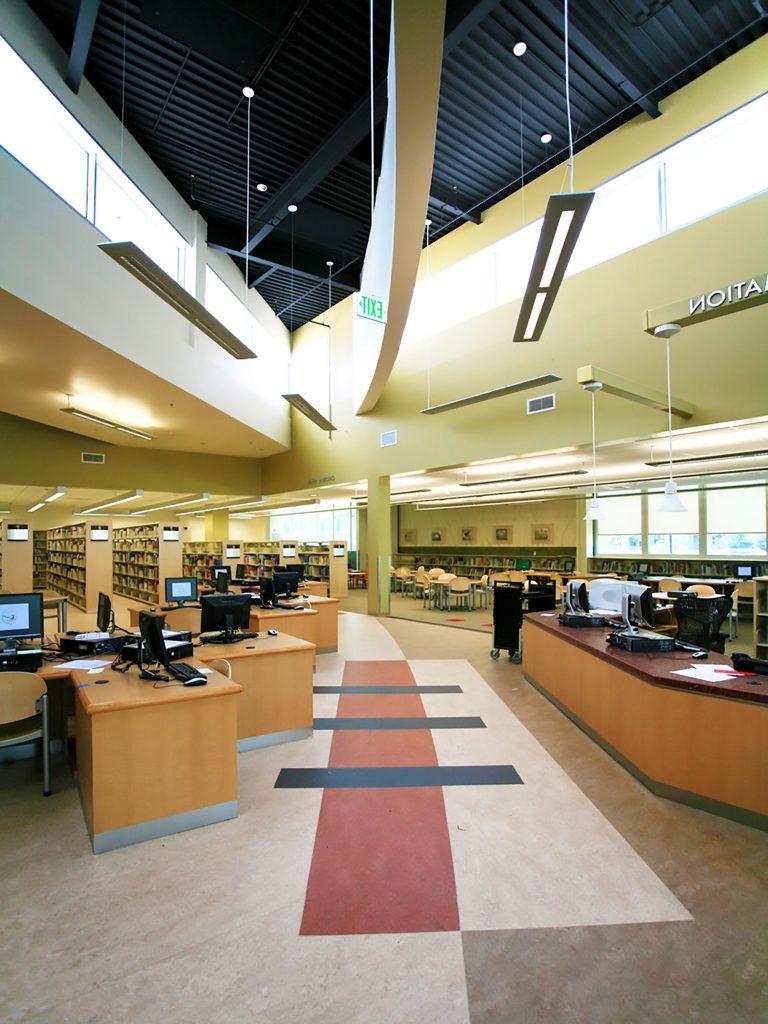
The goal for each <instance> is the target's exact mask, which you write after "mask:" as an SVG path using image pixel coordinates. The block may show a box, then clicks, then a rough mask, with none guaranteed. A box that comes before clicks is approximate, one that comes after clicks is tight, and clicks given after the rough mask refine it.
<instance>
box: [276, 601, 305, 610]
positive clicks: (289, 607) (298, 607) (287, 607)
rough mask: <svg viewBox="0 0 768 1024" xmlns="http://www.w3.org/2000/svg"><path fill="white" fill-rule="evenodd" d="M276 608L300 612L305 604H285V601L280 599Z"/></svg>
mask: <svg viewBox="0 0 768 1024" xmlns="http://www.w3.org/2000/svg"><path fill="white" fill-rule="evenodd" d="M275 608H283V609H285V611H287V612H300V611H303V609H304V605H303V604H285V602H284V601H278V602H277V604H276V605H275Z"/></svg>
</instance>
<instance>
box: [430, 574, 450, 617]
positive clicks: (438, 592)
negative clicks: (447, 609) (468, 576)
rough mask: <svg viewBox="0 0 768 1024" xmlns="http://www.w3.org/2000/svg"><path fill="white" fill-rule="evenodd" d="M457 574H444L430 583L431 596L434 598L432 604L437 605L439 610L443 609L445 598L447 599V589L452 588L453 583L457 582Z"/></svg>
mask: <svg viewBox="0 0 768 1024" xmlns="http://www.w3.org/2000/svg"><path fill="white" fill-rule="evenodd" d="M456 578H457V577H456V573H455V572H443V573H440V575H439V576H436V577H434V578H433V579H432V580H431V581H430V587H429V589H430V594H431V597H432V604H433V606H434V605H437V607H438V608H442V604H443V598H444V597H445V592H446V588H447V587H450V584H451V581H452V580H455V579H456Z"/></svg>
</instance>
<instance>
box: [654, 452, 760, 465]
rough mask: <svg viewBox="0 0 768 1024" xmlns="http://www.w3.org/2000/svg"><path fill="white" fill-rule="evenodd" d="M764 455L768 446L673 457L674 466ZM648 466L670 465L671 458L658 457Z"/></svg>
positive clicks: (728, 460)
mask: <svg viewBox="0 0 768 1024" xmlns="http://www.w3.org/2000/svg"><path fill="white" fill-rule="evenodd" d="M764 456H768V448H759V449H756V450H755V451H751V452H727V453H723V454H721V455H695V456H690V457H686V458H681V459H672V465H673V466H688V465H691V464H692V463H695V462H731V461H733V460H734V459H759V458H762V457H764ZM645 465H646V466H652V467H653V468H654V469H655V468H658V467H661V466H666V467H669V459H656V460H654V461H652V462H646V463H645Z"/></svg>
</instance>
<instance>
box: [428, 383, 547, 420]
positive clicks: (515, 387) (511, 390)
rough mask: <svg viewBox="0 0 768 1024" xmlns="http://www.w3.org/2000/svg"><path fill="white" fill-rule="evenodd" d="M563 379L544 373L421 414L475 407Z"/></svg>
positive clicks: (429, 408)
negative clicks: (469, 406)
mask: <svg viewBox="0 0 768 1024" xmlns="http://www.w3.org/2000/svg"><path fill="white" fill-rule="evenodd" d="M562 379H563V378H562V377H561V376H560V375H559V374H557V373H544V374H542V375H541V376H539V377H529V378H528V379H527V380H518V381H515V383H514V384H504V385H503V387H500V388H492V389H491V390H490V391H479V392H478V393H477V394H474V395H467V396H466V397H465V398H456V399H454V400H453V401H451V402H443V403H441V404H440V405H430V406H427V408H426V409H422V410H421V412H422V413H424V414H425V415H426V416H435V415H436V414H437V413H441V412H451V410H453V409H463V408H465V407H466V406H468V405H476V404H477V403H478V402H488V401H491V399H493V398H503V396H504V395H512V394H515V393H516V392H518V391H529V390H530V389H531V388H539V387H542V386H543V385H544V384H554V383H555V382H556V381H559V380H562Z"/></svg>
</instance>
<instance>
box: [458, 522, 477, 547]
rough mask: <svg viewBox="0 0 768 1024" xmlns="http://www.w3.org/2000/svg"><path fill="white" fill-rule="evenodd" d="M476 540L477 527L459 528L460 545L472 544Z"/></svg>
mask: <svg viewBox="0 0 768 1024" xmlns="http://www.w3.org/2000/svg"><path fill="white" fill-rule="evenodd" d="M476 540H477V527H475V526H462V528H461V543H462V544H474V543H475V541H476Z"/></svg>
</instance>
